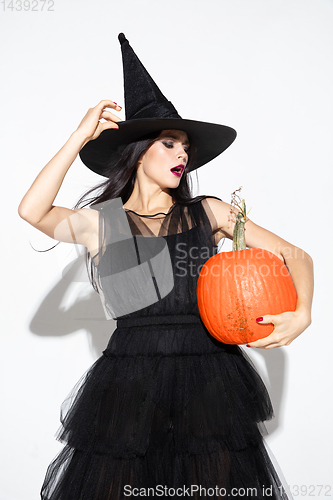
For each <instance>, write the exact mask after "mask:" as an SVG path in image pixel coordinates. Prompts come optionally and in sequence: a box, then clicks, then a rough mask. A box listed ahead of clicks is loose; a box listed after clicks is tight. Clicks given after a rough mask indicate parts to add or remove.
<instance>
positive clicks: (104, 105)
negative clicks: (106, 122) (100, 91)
mask: <svg viewBox="0 0 333 500" xmlns="http://www.w3.org/2000/svg"><path fill="white" fill-rule="evenodd" d="M96 108H98V109H101V110H102V109H104V108H114V109H121V106H119V104H117V103H116V102H114V101H111V100H110V99H103V100H102V101H100V102H99V103H98V104H97V106H96Z"/></svg>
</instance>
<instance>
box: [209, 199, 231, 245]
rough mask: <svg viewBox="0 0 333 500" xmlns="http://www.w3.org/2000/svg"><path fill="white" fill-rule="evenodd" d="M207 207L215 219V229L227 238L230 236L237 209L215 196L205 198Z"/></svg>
mask: <svg viewBox="0 0 333 500" xmlns="http://www.w3.org/2000/svg"><path fill="white" fill-rule="evenodd" d="M206 200H207V204H208V206H209V209H210V210H211V212H212V215H213V216H214V218H215V220H216V224H217V227H216V231H219V232H220V233H222V235H223V236H225V237H227V238H232V235H233V231H234V225H235V220H236V215H237V213H238V209H237V208H235V207H233V206H232V205H230V204H229V203H225V202H224V201H222V200H218V199H216V198H210V197H208V198H206Z"/></svg>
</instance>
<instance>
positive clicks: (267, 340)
mask: <svg viewBox="0 0 333 500" xmlns="http://www.w3.org/2000/svg"><path fill="white" fill-rule="evenodd" d="M278 342H280V339H279V338H278V337H277V336H276V335H274V331H273V332H272V333H271V334H270V335H268V336H267V337H264V338H262V339H259V340H255V341H254V342H248V343H247V344H246V347H258V348H265V347H267V346H268V345H271V344H277V343H278Z"/></svg>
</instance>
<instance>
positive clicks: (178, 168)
mask: <svg viewBox="0 0 333 500" xmlns="http://www.w3.org/2000/svg"><path fill="white" fill-rule="evenodd" d="M184 168H185V165H183V164H180V165H177V166H176V167H173V168H172V169H171V170H170V171H171V172H172V173H173V174H174V175H176V176H177V177H180V176H181V175H182V173H183V170H184Z"/></svg>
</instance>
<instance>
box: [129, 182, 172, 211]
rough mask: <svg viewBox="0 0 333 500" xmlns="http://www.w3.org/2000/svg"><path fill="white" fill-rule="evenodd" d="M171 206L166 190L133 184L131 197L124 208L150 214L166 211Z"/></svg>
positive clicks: (169, 195) (170, 199)
mask: <svg viewBox="0 0 333 500" xmlns="http://www.w3.org/2000/svg"><path fill="white" fill-rule="evenodd" d="M172 205H173V199H172V196H171V194H170V192H169V190H168V189H162V188H161V187H160V186H157V185H156V184H154V185H146V186H144V187H143V186H141V185H140V184H139V182H137V181H136V182H135V184H134V188H133V191H132V194H131V196H130V197H129V199H128V200H127V201H126V203H125V205H124V207H125V208H128V209H130V210H134V211H135V212H138V213H143V214H150V213H156V212H158V211H165V210H168V209H169V208H170V207H171V206H172Z"/></svg>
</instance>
